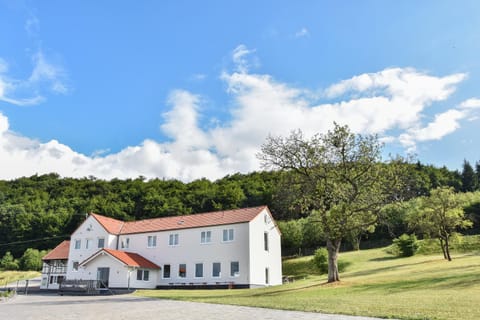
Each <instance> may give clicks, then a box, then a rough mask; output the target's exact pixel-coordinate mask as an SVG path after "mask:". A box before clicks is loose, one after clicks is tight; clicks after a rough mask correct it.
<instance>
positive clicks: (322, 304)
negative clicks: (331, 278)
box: [136, 249, 480, 320]
mask: <svg viewBox="0 0 480 320" xmlns="http://www.w3.org/2000/svg"><path fill="white" fill-rule="evenodd" d="M310 259H311V257H303V258H299V259H294V260H288V261H285V262H284V269H283V270H284V272H283V273H284V274H289V275H294V276H297V277H300V278H301V280H297V281H295V282H294V283H290V284H286V285H282V286H278V287H270V288H264V289H242V290H142V291H138V292H137V293H136V294H137V295H141V296H148V297H157V298H165V299H177V300H189V301H198V302H210V303H222V304H235V305H245V306H256V307H266V308H276V309H289V310H301V311H313V312H324V313H338V314H349V315H363V316H373V317H381V318H397V319H466V320H469V319H471V320H473V319H480V306H479V303H480V253H479V252H474V253H458V254H454V255H453V261H451V262H447V261H445V260H444V259H443V257H442V256H440V255H417V256H414V257H409V258H394V257H392V256H391V255H388V254H387V253H385V251H384V250H382V249H373V250H364V251H358V252H348V253H344V254H341V259H344V260H345V261H349V262H351V263H352V264H351V265H350V267H349V268H348V269H347V271H346V272H345V273H343V274H341V275H340V276H341V279H342V281H341V282H340V283H338V284H327V283H326V276H324V275H323V276H321V275H315V274H312V273H311V270H312V268H311V265H310V262H309V260H310Z"/></svg>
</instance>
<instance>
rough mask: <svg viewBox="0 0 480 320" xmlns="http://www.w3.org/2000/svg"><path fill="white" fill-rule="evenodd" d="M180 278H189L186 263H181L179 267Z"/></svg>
mask: <svg viewBox="0 0 480 320" xmlns="http://www.w3.org/2000/svg"><path fill="white" fill-rule="evenodd" d="M178 277H179V278H185V277H187V265H186V264H185V263H181V264H179V265H178Z"/></svg>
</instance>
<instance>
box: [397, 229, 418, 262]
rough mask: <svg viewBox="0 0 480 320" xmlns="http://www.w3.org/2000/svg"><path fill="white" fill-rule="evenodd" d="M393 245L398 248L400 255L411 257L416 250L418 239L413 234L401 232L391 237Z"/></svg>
mask: <svg viewBox="0 0 480 320" xmlns="http://www.w3.org/2000/svg"><path fill="white" fill-rule="evenodd" d="M393 245H394V246H396V247H397V249H398V255H399V256H400V257H411V256H413V255H414V254H415V253H416V252H417V250H418V247H419V245H418V240H417V237H416V236H415V235H414V234H411V235H408V234H402V235H401V236H400V237H398V238H396V239H393Z"/></svg>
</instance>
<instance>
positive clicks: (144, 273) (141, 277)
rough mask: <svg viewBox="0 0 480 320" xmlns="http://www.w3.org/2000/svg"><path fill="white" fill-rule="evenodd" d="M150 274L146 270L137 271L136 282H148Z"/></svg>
mask: <svg viewBox="0 0 480 320" xmlns="http://www.w3.org/2000/svg"><path fill="white" fill-rule="evenodd" d="M149 276H150V272H149V271H148V270H143V269H138V270H137V280H138V281H142V280H143V281H148V278H149Z"/></svg>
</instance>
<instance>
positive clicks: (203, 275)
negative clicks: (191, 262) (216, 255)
mask: <svg viewBox="0 0 480 320" xmlns="http://www.w3.org/2000/svg"><path fill="white" fill-rule="evenodd" d="M199 266H201V272H202V275H200V276H198V275H197V271H198V270H197V268H198V267H199ZM204 271H205V270H204V268H203V262H198V263H195V278H197V279H201V278H204V277H205V273H204Z"/></svg>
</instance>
